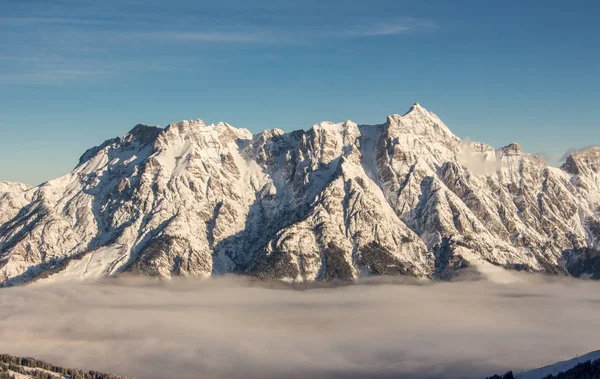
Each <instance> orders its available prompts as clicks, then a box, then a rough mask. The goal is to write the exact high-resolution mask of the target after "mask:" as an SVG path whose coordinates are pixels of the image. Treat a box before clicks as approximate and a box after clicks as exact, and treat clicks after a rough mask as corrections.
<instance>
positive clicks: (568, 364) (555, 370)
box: [515, 350, 600, 379]
mask: <svg viewBox="0 0 600 379" xmlns="http://www.w3.org/2000/svg"><path fill="white" fill-rule="evenodd" d="M598 359H600V350H599V351H593V352H591V353H588V354H585V355H582V356H580V357H577V358H573V359H569V360H568V361H562V362H557V363H555V364H552V365H549V366H544V367H541V368H538V369H535V370H531V371H526V372H522V373H519V374H516V375H515V378H516V379H542V378H545V377H547V376H549V375H557V374H560V373H561V372H565V371H567V370H570V369H572V368H573V367H575V366H577V365H578V364H580V363H584V362H587V361H592V362H593V361H595V360H598Z"/></svg>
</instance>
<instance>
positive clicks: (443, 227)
mask: <svg viewBox="0 0 600 379" xmlns="http://www.w3.org/2000/svg"><path fill="white" fill-rule="evenodd" d="M598 249H600V148H591V149H589V150H586V151H583V152H578V153H574V154H573V155H571V156H569V157H568V159H567V161H566V163H565V164H564V165H563V167H561V168H556V167H549V166H548V165H546V164H545V163H544V162H543V161H542V160H540V159H538V158H536V157H535V156H533V155H530V154H527V153H524V152H523V151H522V150H521V148H520V147H519V145H518V144H510V145H508V146H506V147H503V148H501V149H494V148H492V147H491V146H489V145H485V144H482V143H474V142H466V141H461V140H460V139H459V138H458V137H456V136H455V135H454V134H452V132H451V131H450V130H449V129H448V127H446V125H444V123H443V122H442V121H441V120H440V119H439V118H438V117H437V116H436V115H435V114H433V113H431V112H429V111H427V110H426V109H424V108H423V107H421V106H420V105H418V104H415V105H414V106H412V107H411V108H410V110H409V111H408V112H407V113H406V114H404V115H403V116H400V115H392V116H389V117H388V118H387V121H386V122H385V123H384V124H381V125H373V126H366V125H365V126H363V125H360V126H359V125H356V124H355V123H353V122H351V121H346V122H343V123H339V124H335V123H331V122H322V123H320V124H317V125H314V126H313V127H312V128H311V129H309V130H308V131H303V130H300V131H295V132H292V133H284V132H283V131H282V130H279V129H273V130H266V131H263V132H262V133H259V134H256V135H252V133H250V132H249V131H248V130H246V129H238V128H234V127H233V126H231V125H229V124H225V123H219V124H217V125H205V124H204V122H202V121H201V120H195V121H181V122H179V123H177V124H171V125H168V126H167V127H165V128H159V127H155V126H147V125H143V124H140V125H137V126H135V127H134V128H133V129H132V130H131V131H130V132H129V133H127V134H126V135H125V136H124V137H123V138H115V139H111V140H108V141H105V142H104V143H103V144H101V145H100V146H97V147H94V148H92V149H89V150H88V151H86V152H85V153H84V154H83V155H82V157H81V158H80V161H79V164H78V165H77V166H76V167H75V169H74V170H73V171H71V172H70V173H68V174H67V175H65V176H62V177H60V178H57V179H55V180H52V181H49V182H46V183H43V184H41V185H40V186H37V187H33V188H32V187H29V186H26V185H22V184H15V183H4V182H2V183H0V283H2V284H4V285H13V284H18V283H23V282H27V281H31V280H35V279H44V280H54V281H60V280H73V279H86V278H97V277H100V276H106V275H114V274H117V273H119V272H130V273H134V274H146V275H155V276H160V277H165V278H168V277H171V276H175V275H184V276H197V277H207V276H211V275H219V274H225V273H243V274H249V275H255V276H258V277H260V278H272V279H280V280H286V281H315V280H328V279H351V278H357V277H359V276H365V275H411V276H416V277H427V278H448V277H451V275H452V273H453V272H454V271H455V270H456V269H458V268H461V267H465V266H468V265H469V264H470V265H472V266H475V267H479V268H481V267H484V266H486V265H487V266H492V265H496V266H504V267H506V268H514V269H519V270H528V271H536V272H546V273H551V274H566V273H567V270H569V271H570V272H571V273H572V274H574V275H577V276H585V277H594V278H600V258H598V253H597V250H598Z"/></svg>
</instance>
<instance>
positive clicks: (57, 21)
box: [0, 0, 435, 85]
mask: <svg viewBox="0 0 600 379" xmlns="http://www.w3.org/2000/svg"><path fill="white" fill-rule="evenodd" d="M107 1H108V2H109V3H110V4H106V3H104V2H102V3H96V2H71V1H51V2H49V4H48V6H47V7H44V8H43V9H41V8H35V12H31V11H30V10H29V9H30V8H31V7H28V6H27V4H26V3H27V2H25V4H23V5H22V6H20V3H15V4H19V5H15V6H14V7H13V9H8V10H9V11H12V12H4V13H5V14H4V15H3V16H0V25H2V28H0V41H2V42H0V48H1V49H2V50H3V55H2V56H0V72H1V74H0V83H3V84H11V85H18V84H19V83H22V84H27V85H29V84H35V83H38V84H40V85H60V84H69V83H74V82H78V81H80V80H83V81H86V82H91V81H94V80H96V81H106V80H107V78H118V77H119V75H126V74H127V73H128V72H129V70H128V69H126V68H124V67H123V66H135V67H136V70H145V71H152V70H155V68H154V67H152V65H153V64H159V65H163V66H167V67H169V69H170V70H177V68H178V66H183V67H185V65H184V64H178V62H176V60H178V59H179V60H180V61H181V62H183V61H189V57H187V55H188V54H189V52H188V51H185V50H183V49H186V48H189V49H197V48H202V49H208V48H218V49H219V48H227V46H230V45H231V46H236V45H239V46H243V47H246V46H247V47H249V48H255V47H257V48H261V49H270V51H269V52H268V54H277V53H278V49H281V48H286V49H288V48H290V47H292V48H293V47H294V46H308V45H310V46H318V45H325V44H333V43H335V44H338V43H339V44H347V43H351V41H353V39H358V38H377V37H384V36H388V37H389V36H401V35H408V34H414V33H420V32H426V31H430V30H433V29H434V28H435V25H434V23H433V22H431V21H429V20H422V19H419V18H411V17H399V18H394V19H388V20H385V19H378V18H373V17H371V18H360V19H358V15H357V14H353V15H348V16H346V17H345V18H342V17H340V18H334V19H330V20H328V21H327V22H320V21H319V19H320V18H322V17H321V16H320V15H318V14H315V17H316V18H303V17H291V18H290V17H289V12H291V11H293V8H289V7H283V8H281V7H279V8H277V7H274V8H273V7H266V6H264V5H261V4H258V3H257V4H252V5H248V4H244V3H236V2H235V1H233V0H232V1H233V4H230V5H235V7H233V8H234V9H233V11H232V12H228V17H227V18H219V14H220V13H221V12H223V7H219V6H216V5H215V6H213V7H212V8H211V7H208V8H211V9H205V7H202V8H197V9H196V8H194V6H193V5H192V6H190V8H189V12H187V13H180V12H170V13H169V12H166V13H165V14H161V12H160V9H161V6H162V5H161V4H160V2H151V3H148V4H146V5H147V6H145V7H140V6H139V4H136V3H135V2H132V1H125V2H122V3H121V2H118V3H117V2H115V3H114V4H113V3H111V2H110V0H107ZM228 4H229V3H228ZM29 5H30V6H31V5H32V4H29ZM117 5H118V6H119V7H118V12H116V11H115V7H116V6H117ZM259 5H260V6H259ZM249 6H251V7H252V9H253V10H255V13H253V14H251V15H250V17H249V14H248V12H245V11H244V10H248V7H249ZM273 9H278V10H279V11H274V10H273ZM0 11H2V9H1V7H0ZM165 11H166V10H165ZM282 12H283V13H282ZM340 12H341V14H342V15H343V14H344V12H343V9H342V10H340ZM286 20H287V21H286ZM176 49H179V50H176ZM133 52H135V54H133ZM261 55H264V54H261ZM40 56H41V57H42V58H41V59H40ZM46 57H47V58H46ZM155 57H157V58H155ZM166 57H169V58H168V59H167V58H166ZM149 58H151V59H149ZM115 59H119V60H120V61H121V64H115V62H114V60H115ZM167 61H168V64H167V63H166V62H167Z"/></svg>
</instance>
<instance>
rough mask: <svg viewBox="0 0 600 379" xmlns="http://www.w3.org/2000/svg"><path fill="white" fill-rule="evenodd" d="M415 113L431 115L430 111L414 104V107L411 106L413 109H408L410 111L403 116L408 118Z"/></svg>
mask: <svg viewBox="0 0 600 379" xmlns="http://www.w3.org/2000/svg"><path fill="white" fill-rule="evenodd" d="M414 112H417V113H422V114H429V111H428V110H427V109H425V108H423V107H422V106H421V104H419V103H414V104H413V105H412V106H411V107H410V108H409V109H408V111H407V112H406V113H405V114H403V115H402V117H404V116H408V115H409V114H411V113H414Z"/></svg>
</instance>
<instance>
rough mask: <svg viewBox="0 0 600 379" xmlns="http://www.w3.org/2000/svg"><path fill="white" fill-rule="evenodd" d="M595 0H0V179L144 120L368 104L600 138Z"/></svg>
mask: <svg viewBox="0 0 600 379" xmlns="http://www.w3.org/2000/svg"><path fill="white" fill-rule="evenodd" d="M599 15H600V1H592V0H572V1H564V0H560V1H558V0H527V1H524V0H518V1H517V0H503V1H493V0H456V1H448V0H411V1H404V0H389V1H387V0H370V1H358V0H335V1H326V0H319V1H316V0H296V1H285V0H278V1H270V0H220V1H192V0H188V1H178V0H171V1H158V0H143V1H142V0H102V1H98V0H43V1H33V0H0V161H1V162H2V163H1V164H0V180H11V181H23V182H27V183H30V184H38V183H40V182H42V181H45V180H48V179H51V178H53V177H56V176H59V175H62V174H64V173H66V172H68V171H69V170H70V169H72V167H73V166H74V165H75V164H76V163H77V160H78V158H79V156H80V155H81V154H82V153H83V152H84V151H85V150H86V149H87V148H89V147H91V146H93V145H98V144H100V143H102V142H103V141H104V140H105V139H107V138H110V137H114V136H119V135H123V134H125V133H126V132H127V131H128V130H129V129H131V128H132V127H133V126H134V125H135V124H137V123H139V122H144V123H147V124H154V125H162V126H164V125H166V124H168V123H171V122H177V121H179V120H181V119H195V118H202V119H203V120H204V121H206V122H207V123H210V122H218V121H226V122H229V123H230V124H232V125H234V126H238V127H247V128H249V129H250V130H251V131H253V132H258V131H260V130H262V129H266V128H274V127H278V128H282V129H284V130H286V131H291V130H295V129H301V128H302V129H307V128H310V127H311V126H312V125H313V124H315V123H317V122H319V121H323V120H330V121H343V120H346V119H351V120H353V121H355V122H357V123H359V124H376V123H381V122H383V121H385V117H386V116H387V115H388V114H392V113H403V112H405V111H406V110H407V109H408V108H409V107H410V106H411V105H412V104H413V103H414V102H417V101H418V102H419V103H421V105H423V106H424V107H426V108H427V109H429V110H431V111H433V112H435V113H436V114H438V115H439V116H440V117H441V118H442V120H444V122H445V123H446V124H447V125H448V126H449V127H450V128H451V129H452V131H453V132H454V133H455V134H457V135H458V136H459V137H461V138H467V137H468V138H470V139H472V140H476V141H482V142H487V143H489V144H491V145H493V146H496V147H499V146H503V145H506V144H508V143H510V142H512V141H517V142H519V143H521V145H522V146H523V148H524V149H525V150H527V151H529V152H532V153H535V152H545V153H546V154H548V155H549V156H551V157H552V158H553V159H555V160H557V159H558V158H559V157H560V156H562V155H563V153H564V152H565V151H566V150H568V149H570V148H574V147H584V146H587V145H592V144H600V23H598V16H599Z"/></svg>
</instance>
